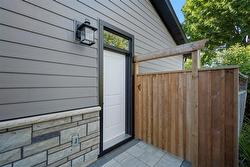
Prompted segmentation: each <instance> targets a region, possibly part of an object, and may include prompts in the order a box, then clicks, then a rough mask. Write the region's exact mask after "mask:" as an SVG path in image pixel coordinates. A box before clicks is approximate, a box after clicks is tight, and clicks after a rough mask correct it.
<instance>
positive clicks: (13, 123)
mask: <svg viewBox="0 0 250 167" xmlns="http://www.w3.org/2000/svg"><path fill="white" fill-rule="evenodd" d="M100 110H101V107H100V106H97V107H91V108H84V109H78V110H71V111H65V112H59V113H54V114H46V115H41V116H34V117H28V118H21V119H16V120H10V121H3V122H0V130H1V129H7V128H13V127H17V126H23V125H27V124H34V123H39V122H44V121H49V120H55V119H59V118H65V117H70V116H74V115H79V114H86V113H91V112H94V111H100Z"/></svg>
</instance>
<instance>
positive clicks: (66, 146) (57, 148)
mask: <svg viewBox="0 0 250 167" xmlns="http://www.w3.org/2000/svg"><path fill="white" fill-rule="evenodd" d="M70 146H71V142H69V143H65V144H62V145H59V146H57V147H54V148H51V149H49V150H48V154H52V153H54V152H57V151H60V150H63V149H65V148H68V147H70Z"/></svg>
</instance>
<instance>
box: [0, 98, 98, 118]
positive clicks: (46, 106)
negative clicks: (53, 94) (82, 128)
mask: <svg viewBox="0 0 250 167" xmlns="http://www.w3.org/2000/svg"><path fill="white" fill-rule="evenodd" d="M96 105H98V98H97V97H86V98H78V97H75V98H71V99H56V100H46V101H38V102H27V103H17V104H11V105H9V104H7V105H1V120H6V119H10V118H18V117H19V118H20V117H26V116H33V115H41V114H46V113H53V112H58V111H66V110H71V109H73V108H82V107H91V106H96Z"/></svg>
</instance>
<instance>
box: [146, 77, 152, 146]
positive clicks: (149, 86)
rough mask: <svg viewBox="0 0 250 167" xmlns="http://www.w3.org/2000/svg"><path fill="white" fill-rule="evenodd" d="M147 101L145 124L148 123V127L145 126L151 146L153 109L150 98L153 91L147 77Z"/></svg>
mask: <svg viewBox="0 0 250 167" xmlns="http://www.w3.org/2000/svg"><path fill="white" fill-rule="evenodd" d="M147 82H148V101H147V105H148V111H147V112H148V113H147V114H148V115H147V123H148V126H147V131H148V133H147V142H148V143H150V144H152V135H153V133H152V129H153V128H152V119H153V116H152V112H153V107H152V101H153V100H152V96H153V89H152V76H149V77H148V81H147Z"/></svg>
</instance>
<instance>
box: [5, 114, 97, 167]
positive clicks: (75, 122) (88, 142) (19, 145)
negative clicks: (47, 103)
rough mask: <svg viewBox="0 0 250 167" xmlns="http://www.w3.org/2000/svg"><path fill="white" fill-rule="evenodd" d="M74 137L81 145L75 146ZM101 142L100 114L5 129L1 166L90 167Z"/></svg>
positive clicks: (82, 115) (80, 115) (76, 116)
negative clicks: (88, 166)
mask: <svg viewBox="0 0 250 167" xmlns="http://www.w3.org/2000/svg"><path fill="white" fill-rule="evenodd" d="M69 112H70V111H69ZM73 136H78V137H77V138H78V139H79V142H77V143H74V144H72V137H73ZM99 141H100V127H99V111H94V112H90V113H85V114H79V115H74V116H69V117H65V118H60V119H55V120H49V121H44V122H39V123H33V124H26V125H22V126H16V127H11V128H6V129H1V130H0V166H3V167H29V166H32V167H33V166H34V167H43V166H49V167H56V166H60V167H71V166H72V167H81V166H87V165H89V164H90V163H92V162H94V161H95V160H96V159H97V156H98V154H99ZM78 143H79V144H78Z"/></svg>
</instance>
